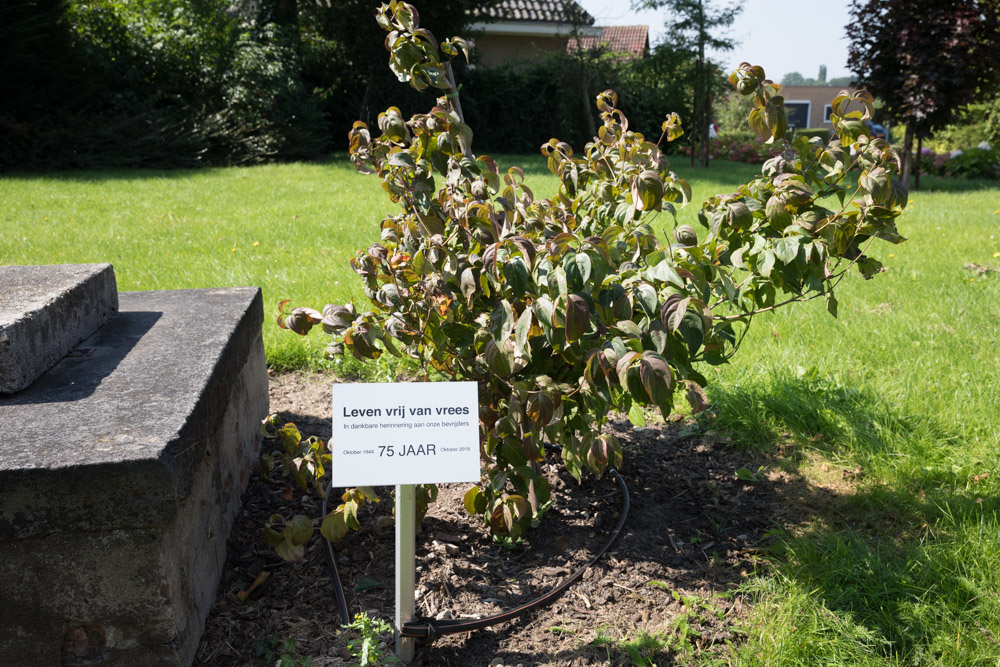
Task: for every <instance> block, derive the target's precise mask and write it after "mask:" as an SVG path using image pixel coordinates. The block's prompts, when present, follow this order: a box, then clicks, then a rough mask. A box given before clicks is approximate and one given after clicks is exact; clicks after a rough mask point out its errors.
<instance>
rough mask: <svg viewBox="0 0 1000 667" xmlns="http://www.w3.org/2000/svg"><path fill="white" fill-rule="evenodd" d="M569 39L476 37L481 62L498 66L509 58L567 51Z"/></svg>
mask: <svg viewBox="0 0 1000 667" xmlns="http://www.w3.org/2000/svg"><path fill="white" fill-rule="evenodd" d="M567 39H568V37H554V36H544V35H480V36H479V37H476V50H477V51H478V52H479V62H480V64H482V65H483V66H484V67H497V66H498V65H503V64H504V63H506V62H507V61H508V60H517V59H537V58H539V57H540V56H542V55H544V54H546V53H553V52H562V53H565V52H566V41H567Z"/></svg>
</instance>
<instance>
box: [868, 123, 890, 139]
mask: <svg viewBox="0 0 1000 667" xmlns="http://www.w3.org/2000/svg"><path fill="white" fill-rule="evenodd" d="M865 125H867V126H868V131H869V132H871V138H872V139H885V137H886V132H885V128H884V127H882V126H881V125H879V124H878V123H876V122H873V121H870V120H866V121H865Z"/></svg>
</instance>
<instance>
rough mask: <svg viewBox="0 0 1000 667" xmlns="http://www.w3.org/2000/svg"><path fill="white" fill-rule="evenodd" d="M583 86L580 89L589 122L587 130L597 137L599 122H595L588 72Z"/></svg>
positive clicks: (586, 119) (584, 116)
mask: <svg viewBox="0 0 1000 667" xmlns="http://www.w3.org/2000/svg"><path fill="white" fill-rule="evenodd" d="M581 88H582V90H581V91H580V93H581V95H582V97H581V101H582V102H583V118H584V120H585V121H586V123H587V132H589V133H590V136H591V137H595V138H596V137H597V124H596V123H595V122H594V112H593V108H594V107H593V100H592V98H591V96H590V85H589V81H588V80H587V76H586V74H584V77H583V85H582V86H581Z"/></svg>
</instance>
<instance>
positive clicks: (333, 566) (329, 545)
mask: <svg viewBox="0 0 1000 667" xmlns="http://www.w3.org/2000/svg"><path fill="white" fill-rule="evenodd" d="M332 493H333V485H332V484H331V485H330V487H329V488H327V490H326V495H325V496H323V516H326V508H327V505H328V504H329V502H330V495H331V494H332ZM322 537H323V539H322V542H323V555H325V556H326V565H327V567H329V568H330V576H332V577H333V591H334V593H336V594H337V608H338V609H339V610H340V622H341V624H342V625H347V624H348V623H350V622H351V615H350V614H349V613H348V611H347V597H346V596H344V584H342V583H341V582H340V572H338V571H337V559H336V558H334V557H333V542H331V541H330V540H328V539H326V537H325V536H322Z"/></svg>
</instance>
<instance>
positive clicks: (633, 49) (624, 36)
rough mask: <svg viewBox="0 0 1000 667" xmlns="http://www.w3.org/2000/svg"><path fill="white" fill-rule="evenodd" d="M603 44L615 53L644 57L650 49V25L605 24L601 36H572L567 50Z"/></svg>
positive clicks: (594, 47)
mask: <svg viewBox="0 0 1000 667" xmlns="http://www.w3.org/2000/svg"><path fill="white" fill-rule="evenodd" d="M578 43H579V45H578ZM602 45H603V46H606V47H607V49H608V51H611V52H613V53H627V54H629V56H631V57H635V58H642V57H643V56H644V55H645V54H646V51H647V50H648V49H649V26H648V25H609V26H605V27H604V35H602V36H601V37H580V38H579V40H577V39H575V38H570V40H569V43H568V44H567V45H566V50H567V51H569V52H570V53H572V52H573V51H576V50H578V49H596V48H597V47H599V46H602Z"/></svg>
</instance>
